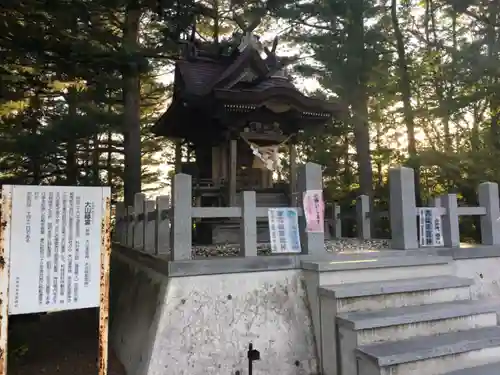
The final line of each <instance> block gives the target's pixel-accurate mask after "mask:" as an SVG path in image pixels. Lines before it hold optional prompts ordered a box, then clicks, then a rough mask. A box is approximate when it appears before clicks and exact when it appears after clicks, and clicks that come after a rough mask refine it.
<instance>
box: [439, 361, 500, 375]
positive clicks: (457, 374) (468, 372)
mask: <svg viewBox="0 0 500 375" xmlns="http://www.w3.org/2000/svg"><path fill="white" fill-rule="evenodd" d="M498 374H500V362H496V363H490V364H488V365H484V366H476V367H471V368H466V369H463V370H458V371H452V372H448V373H446V374H444V375H498Z"/></svg>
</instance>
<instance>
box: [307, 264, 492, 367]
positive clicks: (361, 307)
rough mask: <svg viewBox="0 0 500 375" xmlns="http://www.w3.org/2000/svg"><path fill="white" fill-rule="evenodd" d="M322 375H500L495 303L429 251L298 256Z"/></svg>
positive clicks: (471, 282) (470, 281)
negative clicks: (475, 293)
mask: <svg viewBox="0 0 500 375" xmlns="http://www.w3.org/2000/svg"><path fill="white" fill-rule="evenodd" d="M303 268H304V273H305V281H306V287H307V292H308V297H309V299H310V303H311V312H312V316H313V323H314V326H315V330H316V332H315V333H316V337H317V338H318V351H319V353H321V354H320V359H321V362H322V368H323V372H322V375H410V374H412V375H444V374H446V375H473V374H474V375H493V374H496V375H498V374H500V327H498V326H497V313H498V312H499V311H500V308H499V306H500V304H498V302H497V301H482V300H481V301H474V300H471V292H470V286H471V285H472V284H473V281H472V280H469V279H464V278H459V277H456V276H454V274H453V271H454V270H453V267H452V260H451V259H449V258H446V257H433V256H407V255H399V256H395V255H394V256H393V255H391V256H375V255H356V256H347V255H346V256H339V257H338V260H334V261H329V262H326V261H325V262H303Z"/></svg>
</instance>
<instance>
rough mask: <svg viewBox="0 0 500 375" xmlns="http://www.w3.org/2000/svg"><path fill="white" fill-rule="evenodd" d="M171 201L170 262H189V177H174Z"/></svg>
mask: <svg viewBox="0 0 500 375" xmlns="http://www.w3.org/2000/svg"><path fill="white" fill-rule="evenodd" d="M172 188H173V199H172V213H173V215H172V249H171V258H170V260H190V259H191V254H192V243H193V232H192V230H193V220H192V207H193V206H192V204H193V203H192V202H193V193H192V190H191V189H192V186H191V176H190V175H188V174H184V173H178V174H176V175H175V176H174V183H173V186H172Z"/></svg>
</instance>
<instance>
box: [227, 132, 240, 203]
mask: <svg viewBox="0 0 500 375" xmlns="http://www.w3.org/2000/svg"><path fill="white" fill-rule="evenodd" d="M237 142H238V141H237V140H236V139H231V140H230V141H229V205H230V206H235V205H236V171H237V168H236V166H237V159H236V158H237V153H238V143H237Z"/></svg>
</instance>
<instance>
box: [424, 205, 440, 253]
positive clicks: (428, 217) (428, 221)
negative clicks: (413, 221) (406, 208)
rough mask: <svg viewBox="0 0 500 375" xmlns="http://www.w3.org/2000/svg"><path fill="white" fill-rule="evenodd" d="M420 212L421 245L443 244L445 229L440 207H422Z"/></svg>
mask: <svg viewBox="0 0 500 375" xmlns="http://www.w3.org/2000/svg"><path fill="white" fill-rule="evenodd" d="M418 213H419V226H420V228H419V229H420V231H419V232H420V236H419V237H420V246H421V247H435V246H443V233H442V231H443V229H442V221H441V211H440V209H439V208H438V207H420V208H419V209H418Z"/></svg>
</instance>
